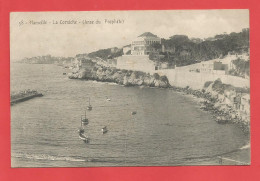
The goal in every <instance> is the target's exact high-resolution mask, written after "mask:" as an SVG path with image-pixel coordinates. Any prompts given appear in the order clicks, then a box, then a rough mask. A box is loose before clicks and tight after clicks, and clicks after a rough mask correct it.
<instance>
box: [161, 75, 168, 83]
mask: <svg viewBox="0 0 260 181" xmlns="http://www.w3.org/2000/svg"><path fill="white" fill-rule="evenodd" d="M160 80H161V81H163V82H168V78H167V77H166V76H165V75H163V76H161V77H160Z"/></svg>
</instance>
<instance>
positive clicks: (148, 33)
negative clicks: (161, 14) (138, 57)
mask: <svg viewBox="0 0 260 181" xmlns="http://www.w3.org/2000/svg"><path fill="white" fill-rule="evenodd" d="M138 37H157V36H156V35H154V34H152V33H150V32H145V33H143V34H141V35H139V36H138Z"/></svg>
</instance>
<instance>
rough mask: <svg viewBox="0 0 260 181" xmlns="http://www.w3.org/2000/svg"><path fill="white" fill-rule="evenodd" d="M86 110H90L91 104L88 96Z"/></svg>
mask: <svg viewBox="0 0 260 181" xmlns="http://www.w3.org/2000/svg"><path fill="white" fill-rule="evenodd" d="M87 110H89V111H91V110H92V106H91V104H90V97H89V98H88V107H87Z"/></svg>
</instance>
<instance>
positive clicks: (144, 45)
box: [131, 32, 161, 55]
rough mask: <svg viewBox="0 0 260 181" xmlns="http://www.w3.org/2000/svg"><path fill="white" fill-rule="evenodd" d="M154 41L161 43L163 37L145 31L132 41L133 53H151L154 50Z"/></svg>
mask: <svg viewBox="0 0 260 181" xmlns="http://www.w3.org/2000/svg"><path fill="white" fill-rule="evenodd" d="M154 43H159V44H161V38H159V37H158V36H156V35H154V34H152V33H150V32H145V33H143V34H141V35H140V36H138V37H137V38H136V39H134V40H133V41H132V43H131V54H132V55H149V53H150V52H151V51H152V48H151V45H152V44H154Z"/></svg>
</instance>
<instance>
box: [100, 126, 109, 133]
mask: <svg viewBox="0 0 260 181" xmlns="http://www.w3.org/2000/svg"><path fill="white" fill-rule="evenodd" d="M101 131H102V133H103V134H105V133H107V132H108V130H107V127H106V126H105V127H104V128H102V129H101Z"/></svg>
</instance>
